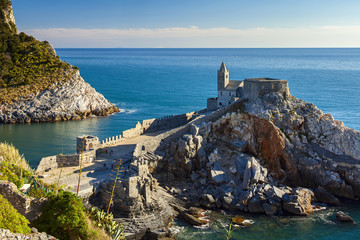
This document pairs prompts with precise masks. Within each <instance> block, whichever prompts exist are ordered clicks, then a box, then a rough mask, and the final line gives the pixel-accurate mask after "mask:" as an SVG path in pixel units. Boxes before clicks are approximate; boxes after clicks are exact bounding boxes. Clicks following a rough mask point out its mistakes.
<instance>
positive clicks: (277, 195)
mask: <svg viewBox="0 0 360 240" xmlns="http://www.w3.org/2000/svg"><path fill="white" fill-rule="evenodd" d="M265 195H266V196H267V197H268V198H270V199H273V200H275V201H277V202H280V201H281V200H282V198H283V196H284V195H285V192H284V191H283V190H281V189H280V188H277V187H275V186H270V187H269V188H268V189H267V190H266V191H265Z"/></svg>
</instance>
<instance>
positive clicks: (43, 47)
mask: <svg viewBox="0 0 360 240" xmlns="http://www.w3.org/2000/svg"><path fill="white" fill-rule="evenodd" d="M9 4H10V5H11V2H10V1H8V0H0V7H1V11H0V20H1V24H0V66H1V68H0V102H4V103H9V102H11V101H16V100H17V99H18V98H19V97H20V96H25V97H26V96H27V95H29V94H31V93H34V92H36V91H42V90H45V89H47V88H49V87H50V86H51V85H52V84H53V83H55V82H58V81H66V80H69V79H70V76H71V75H72V74H71V73H72V72H73V71H75V69H77V68H76V67H74V68H73V67H72V66H71V65H70V64H68V63H64V62H62V61H61V60H60V58H59V57H58V56H56V54H55V52H54V50H53V48H52V47H51V46H50V44H49V43H48V42H47V41H44V42H40V41H38V40H36V39H35V38H34V37H32V36H28V35H26V34H25V33H23V32H22V33H20V34H17V33H16V26H15V28H14V27H12V26H9V24H6V23H5V21H4V17H5V16H4V13H3V12H4V10H6V9H7V8H8V6H9ZM10 25H11V24H10ZM14 29H15V30H14Z"/></svg>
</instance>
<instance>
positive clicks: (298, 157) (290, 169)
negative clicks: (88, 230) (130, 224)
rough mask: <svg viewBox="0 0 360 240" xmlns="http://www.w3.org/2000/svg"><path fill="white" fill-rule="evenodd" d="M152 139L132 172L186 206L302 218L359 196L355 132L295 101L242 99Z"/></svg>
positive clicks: (359, 151) (139, 151)
mask: <svg viewBox="0 0 360 240" xmlns="http://www.w3.org/2000/svg"><path fill="white" fill-rule="evenodd" d="M179 134H180V135H179ZM161 136H163V137H162V139H157V138H161ZM156 139H157V140H158V141H155V140H154V139H152V141H151V142H148V143H146V142H145V143H141V144H138V146H137V147H136V149H135V152H134V160H133V161H134V162H133V165H134V163H136V162H142V163H143V164H146V165H147V168H148V171H149V174H150V177H151V178H155V179H157V181H158V182H159V184H160V185H161V186H163V187H164V188H165V189H168V193H170V194H172V195H173V196H174V197H176V198H178V199H181V200H184V201H185V202H186V205H187V206H188V207H190V206H196V207H199V206H200V207H203V208H207V209H227V210H231V211H244V212H250V213H264V214H267V215H276V214H295V215H304V216H306V215H309V214H311V213H312V212H313V211H316V210H317V207H316V205H314V203H315V202H323V203H327V204H333V205H338V204H340V203H341V199H343V198H349V199H358V198H359V197H360V191H359V190H360V181H359V179H360V169H359V166H360V165H359V164H360V133H359V132H358V131H356V130H353V129H350V128H347V127H345V126H344V125H343V124H342V122H340V121H337V120H334V119H333V117H332V116H331V115H330V114H325V113H323V112H322V111H321V110H319V109H318V108H317V107H316V106H314V105H313V104H311V103H307V102H305V101H302V100H300V99H296V98H294V97H290V98H288V99H284V98H283V97H282V96H281V95H280V94H277V93H270V94H266V95H264V96H262V97H260V98H258V99H256V100H255V101H248V100H241V101H238V102H235V103H234V104H232V105H230V106H228V107H225V108H222V109H220V110H218V111H216V112H214V113H212V114H210V115H208V116H204V117H203V118H201V119H197V120H195V121H193V122H192V123H190V124H188V125H186V126H183V127H180V128H178V129H174V130H172V131H170V132H169V133H164V134H162V135H159V136H157V137H156ZM135 165H136V164H135ZM135 165H134V166H135ZM139 166H140V165H139ZM137 171H139V170H136V168H133V170H132V169H131V168H130V175H131V172H132V174H135V175H136V174H138V173H137ZM139 189H140V192H141V191H144V194H145V192H146V191H145V190H141V189H142V188H139ZM144 189H145V188H144ZM146 194H148V193H146ZM141 199H146V196H145V195H144V198H139V200H138V201H144V200H141ZM119 206H120V205H119ZM144 206H145V207H144V208H145V209H146V205H144ZM175 209H178V208H177V207H175ZM130 211H134V210H130ZM145 212H146V211H143V213H145ZM140 215H141V214H140Z"/></svg>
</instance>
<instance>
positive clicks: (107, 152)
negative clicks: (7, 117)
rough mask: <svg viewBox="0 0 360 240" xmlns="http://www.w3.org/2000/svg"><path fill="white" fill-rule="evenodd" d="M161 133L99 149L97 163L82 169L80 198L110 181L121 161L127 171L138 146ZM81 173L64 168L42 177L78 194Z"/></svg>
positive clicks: (141, 136) (145, 135)
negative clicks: (117, 164)
mask: <svg viewBox="0 0 360 240" xmlns="http://www.w3.org/2000/svg"><path fill="white" fill-rule="evenodd" d="M160 133H161V132H157V133H151V134H144V135H140V136H138V137H134V138H131V139H128V140H125V141H122V142H120V143H118V144H116V145H113V146H110V147H106V148H102V149H98V150H97V156H96V161H94V162H92V163H87V164H84V165H83V167H82V171H81V180H80V190H79V196H82V197H87V196H89V195H91V193H92V192H93V189H94V187H96V186H98V185H99V184H100V183H101V182H102V181H104V180H108V179H109V178H110V177H111V174H112V169H113V168H114V167H115V164H116V163H117V162H118V161H119V160H120V159H121V160H122V162H123V165H122V167H123V169H124V170H125V169H127V168H128V166H129V163H130V161H131V159H132V153H133V151H134V149H135V146H136V144H138V143H140V142H143V141H145V140H149V139H151V138H153V137H154V136H156V135H158V134H160ZM79 171H80V168H79V166H76V167H63V168H58V169H53V170H50V171H49V172H46V173H44V174H43V175H42V177H43V180H44V182H45V183H48V184H52V183H58V184H60V185H65V186H66V187H68V188H69V190H70V191H71V192H73V193H76V192H77V187H78V180H79Z"/></svg>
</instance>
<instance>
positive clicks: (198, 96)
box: [0, 48, 360, 239]
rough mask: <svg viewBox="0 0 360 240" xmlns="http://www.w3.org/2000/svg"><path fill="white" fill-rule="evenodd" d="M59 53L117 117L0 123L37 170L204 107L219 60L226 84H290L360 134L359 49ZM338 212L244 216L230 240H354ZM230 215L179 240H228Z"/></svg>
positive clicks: (4, 136)
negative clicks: (80, 139)
mask: <svg viewBox="0 0 360 240" xmlns="http://www.w3.org/2000/svg"><path fill="white" fill-rule="evenodd" d="M56 51H57V54H58V55H59V56H60V58H61V59H62V60H63V61H66V62H68V63H70V64H72V65H75V66H78V67H79V69H80V74H81V76H82V77H83V78H84V79H85V81H87V82H88V83H90V84H91V86H92V87H94V88H95V89H96V90H97V91H98V92H100V93H102V94H103V95H104V96H105V97H106V98H107V99H108V100H109V101H110V102H112V103H114V104H115V105H116V106H117V107H118V108H120V109H121V110H122V112H120V113H116V114H113V115H111V116H107V117H91V118H89V119H85V120H81V121H69V122H57V123H39V124H22V125H19V124H16V125H4V124H3V125H0V141H7V142H10V143H12V144H14V146H15V147H16V148H18V149H19V151H20V153H21V154H23V155H24V157H25V158H26V159H27V161H28V162H29V163H30V165H31V166H32V167H34V168H35V167H36V166H37V164H38V163H39V161H40V160H41V158H42V157H44V156H50V155H55V154H59V153H63V154H71V153H74V152H75V148H76V137H77V136H81V135H85V134H86V135H94V136H98V137H99V138H100V140H102V139H105V138H106V137H110V136H115V135H119V134H121V132H122V131H124V130H126V129H129V128H132V127H134V126H135V124H136V123H137V121H141V120H143V119H150V118H155V117H162V116H166V115H175V114H182V113H186V112H192V111H194V110H201V109H204V108H206V99H207V98H209V97H216V95H217V91H216V87H217V70H218V69H219V68H220V65H221V62H222V61H224V62H225V64H226V67H227V68H228V70H229V71H230V80H243V79H245V78H255V77H271V78H278V79H285V80H288V82H289V87H290V93H291V94H292V95H293V96H295V97H296V98H300V99H303V100H305V101H307V102H311V103H313V104H315V105H316V106H317V107H318V108H320V109H321V110H322V111H323V112H326V113H330V114H332V115H333V116H334V118H335V119H337V120H341V121H343V122H344V124H345V125H346V126H347V127H350V128H353V129H356V130H358V131H360V49H359V48H276V49H275V48H258V49H255V48H251V49H249V48H246V49H241V48H237V49H223V48H221V49H203V48H201V49H193V48H191V49H163V48H160V49H127V48H126V49H123V48H116V49H73V48H71V49H62V48H60V49H56ZM342 208H344V209H345V211H347V212H348V213H351V215H352V216H353V217H354V218H355V220H358V221H359V222H360V208H359V207H354V204H350V205H344V206H343V207H342ZM336 210H338V208H329V209H328V210H326V211H323V212H319V213H316V214H313V215H312V216H311V217H308V218H298V217H289V218H287V217H285V218H276V217H265V216H249V217H252V218H254V220H255V223H254V225H252V226H250V227H248V228H240V229H236V230H234V232H233V239H264V238H265V239H359V238H360V230H359V226H358V225H344V224H338V223H337V222H336V221H335V219H334V214H333V213H334V211H336ZM214 214H215V213H214ZM230 217H231V216H230V215H224V216H222V215H219V216H216V214H215V217H214V219H217V220H214V221H212V224H211V226H210V227H209V228H207V229H194V228H191V227H189V226H186V225H184V226H183V225H182V223H179V224H177V225H176V227H175V228H177V229H176V231H178V232H179V233H178V234H177V237H178V238H179V239H226V237H225V236H224V229H223V227H226V226H227V227H228V224H229V223H230ZM223 225H224V226H223Z"/></svg>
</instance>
